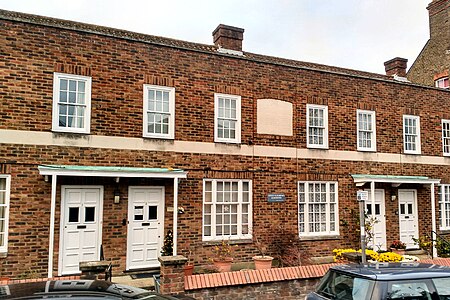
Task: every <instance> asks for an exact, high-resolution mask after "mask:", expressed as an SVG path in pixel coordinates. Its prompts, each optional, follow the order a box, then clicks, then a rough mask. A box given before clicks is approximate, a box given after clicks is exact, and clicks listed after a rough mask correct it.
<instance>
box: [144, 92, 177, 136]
mask: <svg viewBox="0 0 450 300" xmlns="http://www.w3.org/2000/svg"><path fill="white" fill-rule="evenodd" d="M143 124H144V137H153V138H166V139H173V138H174V132H175V88H171V87H163V86H155V85H148V84H144V123H143Z"/></svg>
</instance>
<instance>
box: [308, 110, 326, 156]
mask: <svg viewBox="0 0 450 300" xmlns="http://www.w3.org/2000/svg"><path fill="white" fill-rule="evenodd" d="M306 124H307V129H306V130H307V131H306V135H307V137H306V138H307V147H308V148H323V149H327V148H328V106H324V105H314V104H307V105H306Z"/></svg>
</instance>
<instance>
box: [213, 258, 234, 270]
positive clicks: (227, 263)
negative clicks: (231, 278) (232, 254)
mask: <svg viewBox="0 0 450 300" xmlns="http://www.w3.org/2000/svg"><path fill="white" fill-rule="evenodd" d="M232 262H233V259H232V258H226V259H224V260H214V266H215V267H216V268H217V270H218V271H219V272H221V273H223V272H231V263H232Z"/></svg>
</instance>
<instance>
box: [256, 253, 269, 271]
mask: <svg viewBox="0 0 450 300" xmlns="http://www.w3.org/2000/svg"><path fill="white" fill-rule="evenodd" d="M272 260H273V257H272V256H267V255H265V256H261V255H258V256H253V261H254V262H255V269H256V270H262V269H270V268H272Z"/></svg>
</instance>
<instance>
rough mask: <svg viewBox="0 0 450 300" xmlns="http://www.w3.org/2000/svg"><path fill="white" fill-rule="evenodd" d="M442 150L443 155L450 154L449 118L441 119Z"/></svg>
mask: <svg viewBox="0 0 450 300" xmlns="http://www.w3.org/2000/svg"><path fill="white" fill-rule="evenodd" d="M442 150H443V152H444V156H450V120H442Z"/></svg>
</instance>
